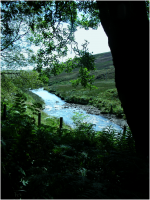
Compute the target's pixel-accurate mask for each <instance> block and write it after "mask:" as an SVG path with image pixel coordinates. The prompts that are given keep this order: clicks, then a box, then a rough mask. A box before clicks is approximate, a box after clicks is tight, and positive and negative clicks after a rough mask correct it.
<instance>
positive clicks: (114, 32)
mask: <svg viewBox="0 0 150 200" xmlns="http://www.w3.org/2000/svg"><path fill="white" fill-rule="evenodd" d="M13 3H14V4H13ZM6 4H8V5H15V4H17V5H19V8H18V10H17V12H18V13H22V15H21V16H24V17H26V16H29V13H31V14H32V15H31V16H32V17H31V18H29V19H30V20H29V23H27V24H28V26H29V27H30V33H31V35H30V38H29V40H30V42H31V44H33V43H34V44H35V45H37V46H38V45H39V46H40V49H39V51H38V53H37V55H36V62H37V67H36V70H37V71H38V72H39V73H41V74H42V73H43V68H44V67H47V68H48V69H49V70H50V72H51V73H53V74H54V75H57V74H58V73H61V71H63V69H64V68H65V67H68V69H67V70H68V71H70V70H71V69H73V67H74V65H73V64H69V63H70V62H71V61H70V60H69V61H68V63H67V65H63V64H62V63H60V62H59V59H58V58H59V57H60V56H64V55H66V54H67V51H68V49H67V44H72V45H74V46H75V47H74V48H73V50H74V51H76V52H78V50H77V49H78V48H77V47H76V45H77V43H76V42H75V40H74V37H73V32H74V31H75V30H76V27H77V26H80V27H84V28H85V29H88V28H89V27H92V28H97V26H98V24H99V23H100V21H101V24H102V26H103V28H104V31H105V33H106V34H107V36H108V40H109V46H110V49H111V53H112V57H113V63H114V67H115V81H116V87H117V90H118V94H119V98H120V101H121V103H122V107H123V109H124V113H125V114H126V118H127V122H128V124H129V127H130V129H131V131H132V133H133V137H134V139H135V143H136V150H137V152H138V153H139V154H142V155H148V154H149V135H148V111H147V114H146V119H145V118H143V115H145V114H144V111H146V110H147V107H148V104H146V99H147V101H148V95H146V92H145V90H148V56H149V55H148V36H149V35H148V11H147V10H148V9H147V7H148V2H147V1H146V3H145V2H101V1H97V2H95V1H79V2H78V1H47V2H44V1H35V2H30V1H21V2H20V1H19V3H15V2H11V3H10V2H6ZM10 8H11V9H10V10H9V13H11V17H9V19H10V20H11V19H12V16H14V13H13V10H14V9H13V7H11V6H10ZM81 11H82V13H83V14H82V15H81V18H79V17H78V12H81ZM15 15H16V13H15ZM6 16H7V15H6ZM19 17H20V16H19V15H18V19H19ZM21 19H24V18H21ZM25 22H26V20H25ZM61 23H68V24H69V25H68V29H66V30H65V29H63V30H61ZM4 24H5V28H6V30H9V28H7V22H5V23H4ZM139 25H140V27H141V28H139ZM11 36H12V35H11ZM6 46H7V45H6ZM80 52H81V55H80V56H81V57H80V58H76V60H78V61H79V62H80V64H79V63H78V64H79V65H80V77H79V79H78V80H77V82H73V84H75V85H77V84H78V83H79V82H80V83H81V84H82V85H83V86H84V87H86V86H87V85H88V84H89V83H90V84H91V83H92V82H93V78H92V77H89V73H88V72H89V70H91V69H94V67H93V66H92V67H91V68H86V67H84V65H83V64H85V63H86V62H83V60H85V59H88V60H91V61H92V56H91V55H90V54H88V52H87V51H86V50H85V51H80ZM87 55H88V56H87ZM83 58H85V59H83ZM72 62H73V61H72ZM74 63H75V62H74ZM79 65H78V66H79ZM85 65H86V64H85ZM143 66H144V67H145V68H144V70H143V69H141V67H143ZM140 69H141V70H140ZM49 70H47V72H48V73H49ZM87 80H88V81H87ZM139 88H142V90H143V91H144V92H140V91H139V90H140V89H139ZM137 103H138V105H137ZM140 105H141V106H142V107H139V106H140ZM141 117H142V119H141ZM146 120H147V121H146ZM146 124H147V125H146ZM142 134H143V135H142Z"/></svg>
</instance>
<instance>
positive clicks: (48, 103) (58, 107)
mask: <svg viewBox="0 0 150 200" xmlns="http://www.w3.org/2000/svg"><path fill="white" fill-rule="evenodd" d="M31 91H32V92H33V93H35V94H37V95H38V96H40V97H42V99H43V100H44V101H45V109H44V110H43V111H44V112H45V113H47V114H48V115H50V116H54V117H58V118H60V117H63V121H64V122H65V123H66V124H68V125H69V126H71V127H72V128H74V127H75V125H74V124H73V120H72V119H71V118H72V117H73V115H75V113H76V112H78V113H82V114H83V116H86V118H85V119H84V120H83V122H87V123H92V124H95V125H96V126H94V127H93V128H94V129H95V130H96V131H101V130H102V129H105V128H106V127H108V126H110V125H111V127H112V128H113V129H116V131H117V132H120V131H123V130H122V128H121V127H120V126H118V125H117V124H115V123H113V122H111V121H110V120H109V119H107V118H105V117H102V116H100V115H92V114H87V113H86V111H84V110H82V109H78V108H67V107H65V103H66V102H65V101H64V100H62V99H61V98H59V97H57V96H56V95H55V94H52V93H49V92H48V91H46V90H44V89H43V88H39V89H36V90H31Z"/></svg>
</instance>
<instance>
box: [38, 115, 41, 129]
mask: <svg viewBox="0 0 150 200" xmlns="http://www.w3.org/2000/svg"><path fill="white" fill-rule="evenodd" d="M40 125H41V113H40V112H39V114H38V126H40Z"/></svg>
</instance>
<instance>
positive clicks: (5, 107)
mask: <svg viewBox="0 0 150 200" xmlns="http://www.w3.org/2000/svg"><path fill="white" fill-rule="evenodd" d="M3 117H4V120H6V104H4V116H3Z"/></svg>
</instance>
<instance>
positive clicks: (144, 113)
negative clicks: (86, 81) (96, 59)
mask: <svg viewBox="0 0 150 200" xmlns="http://www.w3.org/2000/svg"><path fill="white" fill-rule="evenodd" d="M97 5H98V8H99V11H100V20H101V23H102V26H103V28H104V31H105V33H106V35H107V36H108V44H109V47H110V49H111V53H112V57H113V64H114V67H115V82H116V88H117V90H118V95H119V98H120V101H121V104H122V107H123V110H124V113H125V115H126V118H127V123H128V125H129V127H130V129H131V132H132V134H133V137H134V139H135V146H136V151H137V153H138V154H141V155H144V156H148V155H149V92H148V90H149V22H148V19H147V14H146V7H145V2H144V1H143V2H142V1H140V2H134V1H131V2H128V1H126V2H122V1H120V2H118V1H116V2H107V1H105V2H104V1H103V2H101V1H97Z"/></svg>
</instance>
